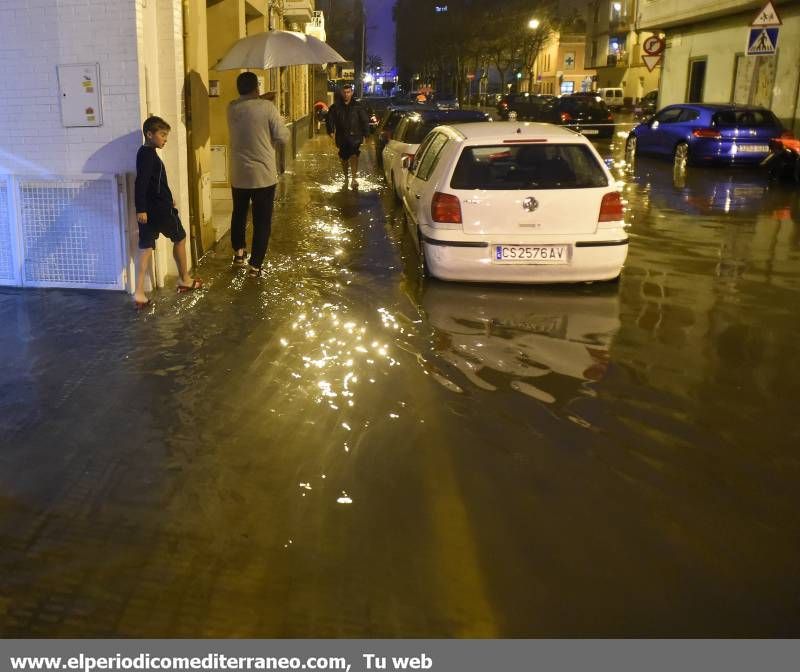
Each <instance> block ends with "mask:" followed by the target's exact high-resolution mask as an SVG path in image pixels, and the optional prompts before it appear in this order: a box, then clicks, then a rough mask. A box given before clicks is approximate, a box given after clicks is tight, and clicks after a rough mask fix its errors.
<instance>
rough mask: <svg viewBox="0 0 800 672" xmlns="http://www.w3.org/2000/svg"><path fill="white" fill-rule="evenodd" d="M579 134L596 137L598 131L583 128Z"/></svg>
mask: <svg viewBox="0 0 800 672" xmlns="http://www.w3.org/2000/svg"><path fill="white" fill-rule="evenodd" d="M580 132H581V133H582V134H583V135H597V134H598V133H599V132H600V131H599V130H598V129H596V128H584V129H582V130H581V131H580Z"/></svg>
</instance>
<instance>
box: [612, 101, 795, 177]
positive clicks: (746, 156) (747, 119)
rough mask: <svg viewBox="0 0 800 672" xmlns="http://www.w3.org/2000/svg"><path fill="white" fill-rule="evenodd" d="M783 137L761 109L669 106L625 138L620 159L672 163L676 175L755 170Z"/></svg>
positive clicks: (770, 116) (771, 116)
mask: <svg viewBox="0 0 800 672" xmlns="http://www.w3.org/2000/svg"><path fill="white" fill-rule="evenodd" d="M783 132H784V129H783V127H782V126H781V122H780V121H778V119H777V117H776V116H775V115H774V114H772V112H770V111H769V110H767V109H764V108H763V107H752V106H741V105H733V104H730V103H728V104H720V105H706V104H703V103H685V104H682V105H670V106H668V107H665V108H664V109H662V110H660V111H659V112H658V113H657V114H656V115H655V116H653V117H651V118H650V119H648V120H647V121H645V122H643V123H641V124H639V125H638V126H636V127H635V128H634V129H633V130H632V131H631V132H630V134H629V135H628V141H627V144H626V147H625V149H626V151H625V156H626V158H627V160H628V161H629V162H630V161H632V160H633V158H634V157H635V156H636V155H637V154H653V155H660V156H668V157H671V158H672V159H673V161H674V166H675V168H676V169H679V168H685V167H686V165H688V164H690V163H691V164H712V163H722V164H726V165H739V164H744V165H757V164H758V163H760V162H761V161H762V160H763V159H764V158H765V157H766V156H767V154H769V141H770V140H771V139H772V138H778V137H780V136H781V134H782V133H783Z"/></svg>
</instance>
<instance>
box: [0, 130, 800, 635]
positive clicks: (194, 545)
mask: <svg viewBox="0 0 800 672" xmlns="http://www.w3.org/2000/svg"><path fill="white" fill-rule="evenodd" d="M622 142H624V140H623V139H622V138H619V137H617V138H615V139H614V140H613V141H612V142H605V143H601V144H599V145H598V149H599V150H600V151H601V154H603V156H604V158H607V159H608V161H609V162H610V163H611V164H613V168H612V172H614V174H615V175H616V176H617V178H618V179H619V180H620V181H621V182H622V183H624V187H623V194H624V197H625V199H626V200H627V208H628V215H627V217H628V221H629V222H630V225H631V226H630V229H629V232H630V236H631V240H630V252H629V256H628V260H627V263H626V266H625V269H624V271H623V274H622V277H621V279H620V281H619V282H618V283H596V284H592V285H568V286H556V287H553V286H529V287H520V286H490V285H457V284H452V283H444V282H439V281H435V280H429V279H424V278H422V277H421V273H420V268H419V262H418V259H417V257H416V254H415V251H414V247H413V243H412V241H411V239H410V237H409V235H408V234H407V232H406V230H405V228H404V223H403V222H404V218H403V216H402V208H401V207H400V205H399V204H398V203H396V202H395V201H394V198H393V196H392V194H391V193H390V190H389V189H387V188H386V187H385V185H384V183H383V180H382V178H381V177H380V173H379V171H378V170H376V169H375V168H374V154H373V153H372V152H373V150H372V148H371V147H370V149H369V156H368V157H367V161H365V162H363V163H362V165H364V164H366V168H367V170H368V171H369V177H368V178H367V179H363V180H361V188H360V190H359V191H358V192H354V191H351V190H344V189H342V182H341V176H340V175H338V174H337V167H338V160H337V159H336V157H335V154H334V151H333V147H332V145H330V143H329V142H328V141H327V138H317V139H315V140H313V141H312V142H310V143H309V144H307V145H306V148H305V150H304V152H303V153H302V154H301V155H300V156H299V157H298V160H297V163H296V165H295V170H294V172H293V174H288V175H286V176H284V177H283V178H282V182H281V185H280V188H279V191H278V196H277V201H276V209H275V219H274V225H273V238H272V240H271V242H270V250H269V255H268V258H267V264H268V271H267V273H266V274H265V277H263V278H261V279H253V278H247V277H245V274H244V271H242V270H234V269H232V268H231V265H230V259H231V256H230V247H229V245H228V244H227V242H224V243H221V244H220V246H219V248H218V250H217V251H216V252H214V253H210V254H209V255H207V256H206V258H204V259H203V261H202V262H201V264H200V266H199V268H198V273H199V274H200V275H201V276H202V277H203V278H204V279H205V280H206V285H205V287H204V288H203V289H202V290H199V291H197V292H192V293H188V294H184V295H175V294H174V291H173V289H172V287H169V288H167V289H164V290H161V291H159V292H157V293H156V294H155V301H154V306H153V307H152V308H151V309H150V310H149V311H147V312H145V313H142V314H139V315H137V314H135V313H134V311H133V310H132V307H131V301H130V298H129V297H128V296H125V295H121V294H117V293H103V292H79V291H67V290H50V291H32V290H27V291H21V290H14V289H4V288H0V353H2V357H0V634H1V635H3V636H5V637H24V636H49V637H69V636H73V637H90V636H97V637H107V636H122V637H281V638H289V637H312V636H313V637H543V636H550V637H558V636H590V637H594V636H597V637H603V636H618V637H636V636H647V637H673V636H686V637H713V636H744V637H747V636H758V637H760V636H793V637H796V636H798V635H800V610H799V609H798V604H800V572H798V567H800V516H798V511H799V510H800V494H798V493H800V452H799V451H800V420H798V417H800V416H799V414H798V404H799V403H800V378H799V377H798V372H799V371H800V354H798V353H800V350H799V349H798V347H797V339H798V336H800V316H799V315H798V302H799V301H800V191H798V189H797V188H796V187H795V188H793V187H791V186H788V185H771V184H769V183H767V181H766V180H765V178H764V176H763V175H761V174H760V173H758V172H757V171H748V170H727V169H724V168H723V169H705V168H703V169H692V168H690V169H689V171H688V174H687V175H685V176H677V179H676V177H675V176H674V175H673V171H672V166H671V164H670V163H669V162H665V161H659V160H654V159H639V160H637V162H636V164H635V165H634V166H633V167H630V166H627V165H626V164H625V163H624V156H623V155H624V151H623V149H624V148H623V146H622Z"/></svg>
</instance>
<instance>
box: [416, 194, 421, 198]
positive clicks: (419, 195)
mask: <svg viewBox="0 0 800 672" xmlns="http://www.w3.org/2000/svg"><path fill="white" fill-rule="evenodd" d="M414 198H416V199H420V198H422V194H414Z"/></svg>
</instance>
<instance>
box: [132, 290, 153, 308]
mask: <svg viewBox="0 0 800 672" xmlns="http://www.w3.org/2000/svg"><path fill="white" fill-rule="evenodd" d="M133 300H134V301H135V302H136V304H137V305H139V304H142V303H147V302H148V300H149V299H148V298H147V294H144V293H142V294H139V293H138V292H137V293H135V294H134V295H133Z"/></svg>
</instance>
